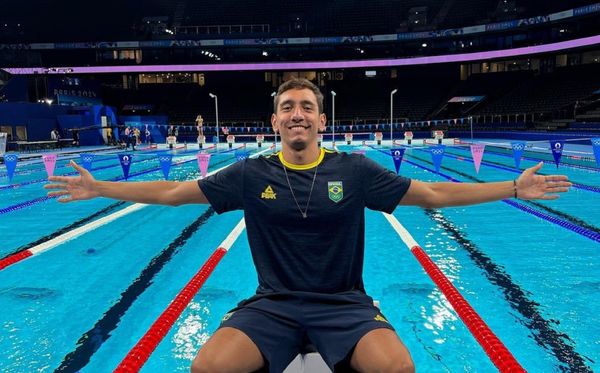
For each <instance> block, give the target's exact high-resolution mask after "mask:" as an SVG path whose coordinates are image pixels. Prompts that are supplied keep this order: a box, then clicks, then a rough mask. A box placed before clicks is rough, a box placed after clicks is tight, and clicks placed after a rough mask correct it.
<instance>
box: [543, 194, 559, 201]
mask: <svg viewBox="0 0 600 373" xmlns="http://www.w3.org/2000/svg"><path fill="white" fill-rule="evenodd" d="M558 197H559V195H558V194H545V195H544V196H543V197H542V198H540V199H544V200H547V201H549V200H553V199H558Z"/></svg>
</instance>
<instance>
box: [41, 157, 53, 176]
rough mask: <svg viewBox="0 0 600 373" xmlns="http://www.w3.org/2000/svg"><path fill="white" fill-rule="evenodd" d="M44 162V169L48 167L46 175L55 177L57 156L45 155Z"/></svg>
mask: <svg viewBox="0 0 600 373" xmlns="http://www.w3.org/2000/svg"><path fill="white" fill-rule="evenodd" d="M42 159H43V160H44V167H46V173H47V174H48V176H49V177H50V176H52V175H54V166H56V154H44V155H42Z"/></svg>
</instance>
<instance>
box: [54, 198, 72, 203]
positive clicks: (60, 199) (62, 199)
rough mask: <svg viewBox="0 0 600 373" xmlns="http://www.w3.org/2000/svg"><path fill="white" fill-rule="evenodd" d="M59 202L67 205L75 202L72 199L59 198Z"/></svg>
mask: <svg viewBox="0 0 600 373" xmlns="http://www.w3.org/2000/svg"><path fill="white" fill-rule="evenodd" d="M57 201H58V202H61V203H67V202H71V201H73V198H72V197H65V198H59V199H58V200H57Z"/></svg>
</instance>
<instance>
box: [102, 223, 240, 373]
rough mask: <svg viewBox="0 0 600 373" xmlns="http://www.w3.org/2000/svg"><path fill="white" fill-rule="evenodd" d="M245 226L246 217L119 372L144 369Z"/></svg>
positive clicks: (149, 331) (151, 328) (149, 332)
mask: <svg viewBox="0 0 600 373" xmlns="http://www.w3.org/2000/svg"><path fill="white" fill-rule="evenodd" d="M245 227H246V223H245V221H244V218H242V219H241V220H240V221H239V222H238V223H237V225H236V226H235V228H233V230H232V231H231V232H230V233H229V235H227V237H226V238H225V240H224V241H223V242H222V243H221V244H220V245H219V247H218V248H217V249H216V250H215V251H214V252H213V253H212V255H211V256H210V258H208V260H207V261H206V262H205V263H204V265H203V266H202V268H200V270H199V271H198V272H197V273H196V274H195V275H194V277H192V279H191V280H190V281H189V282H188V283H187V284H186V285H185V286H184V287H183V289H182V290H181V291H180V292H179V294H177V296H176V297H175V299H173V301H172V302H171V303H170V304H169V306H168V307H167V308H166V309H165V310H164V311H163V313H162V314H161V315H160V316H159V317H158V318H157V319H156V321H155V322H154V323H153V324H152V326H150V328H149V329H148V331H147V332H146V333H144V335H143V336H142V338H140V339H139V341H138V342H137V343H136V344H135V346H133V348H132V349H131V350H130V351H129V352H128V353H127V355H126V356H125V357H124V358H123V360H122V361H121V363H119V365H118V366H117V368H116V369H115V370H114V372H115V373H128V372H138V371H139V370H140V369H141V368H142V366H143V365H144V364H145V363H146V361H148V358H149V357H150V355H151V354H152V353H153V352H154V350H155V349H156V347H157V346H158V345H159V343H160V342H161V341H162V340H163V339H164V337H165V336H166V335H167V333H168V332H169V330H171V328H172V327H173V325H174V324H175V322H176V321H177V319H178V318H179V316H181V314H182V313H183V311H184V310H185V309H186V307H187V306H188V304H189V303H190V302H191V301H192V299H193V298H194V297H195V296H196V294H197V293H198V292H199V291H200V289H201V288H202V286H203V285H204V283H205V282H206V280H207V279H208V277H209V276H210V275H211V274H212V272H213V270H214V269H215V267H216V266H217V265H218V264H219V262H220V261H221V259H222V258H223V257H224V256H225V254H227V252H228V251H229V249H230V248H231V246H232V245H233V243H234V242H235V241H236V240H237V239H238V237H239V236H240V234H241V233H242V232H243V230H244V229H245Z"/></svg>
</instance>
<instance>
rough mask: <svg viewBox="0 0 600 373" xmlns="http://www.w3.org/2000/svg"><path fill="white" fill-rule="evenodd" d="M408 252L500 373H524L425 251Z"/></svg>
mask: <svg viewBox="0 0 600 373" xmlns="http://www.w3.org/2000/svg"><path fill="white" fill-rule="evenodd" d="M410 251H411V252H412V253H413V255H414V256H415V257H416V258H417V260H418V261H419V263H421V265H422V266H423V268H424V269H425V271H426V272H427V274H428V275H429V277H431V279H432V280H433V282H435V284H436V285H437V286H438V287H439V288H440V290H441V291H442V293H443V294H444V296H446V298H447V299H448V301H449V302H450V304H452V307H454V309H455V310H456V313H458V316H459V317H460V318H461V319H462V320H463V322H464V323H465V325H466V326H467V328H469V330H470V331H471V334H473V336H474V337H475V339H477V342H479V344H480V345H481V347H483V349H484V351H485V353H486V354H487V355H488V356H489V358H490V360H491V361H492V363H494V365H495V366H496V368H498V370H499V371H500V372H502V373H505V372H506V373H509V372H510V373H514V372H526V370H525V369H523V367H522V366H521V365H520V364H519V362H518V361H517V360H516V359H515V357H514V356H513V355H512V354H511V353H510V351H509V350H508V348H506V346H505V345H504V344H503V343H502V341H500V339H499V338H498V337H497V336H496V335H495V334H494V332H492V330H491V329H490V327H489V326H488V325H487V324H486V323H485V321H483V320H482V319H481V317H480V316H479V315H478V314H477V312H476V311H475V310H474V309H473V307H471V305H470V304H469V303H468V302H467V300H466V299H465V298H464V297H463V296H462V295H461V294H460V293H459V292H458V290H457V289H456V288H455V287H454V285H452V283H451V282H450V280H448V278H447V277H446V276H445V275H444V273H442V271H441V270H440V269H439V267H438V266H437V265H436V264H435V263H434V262H433V261H432V260H431V258H430V257H429V256H428V255H427V254H426V253H425V251H423V249H422V248H421V247H419V246H413V247H412V248H411V249H410Z"/></svg>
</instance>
